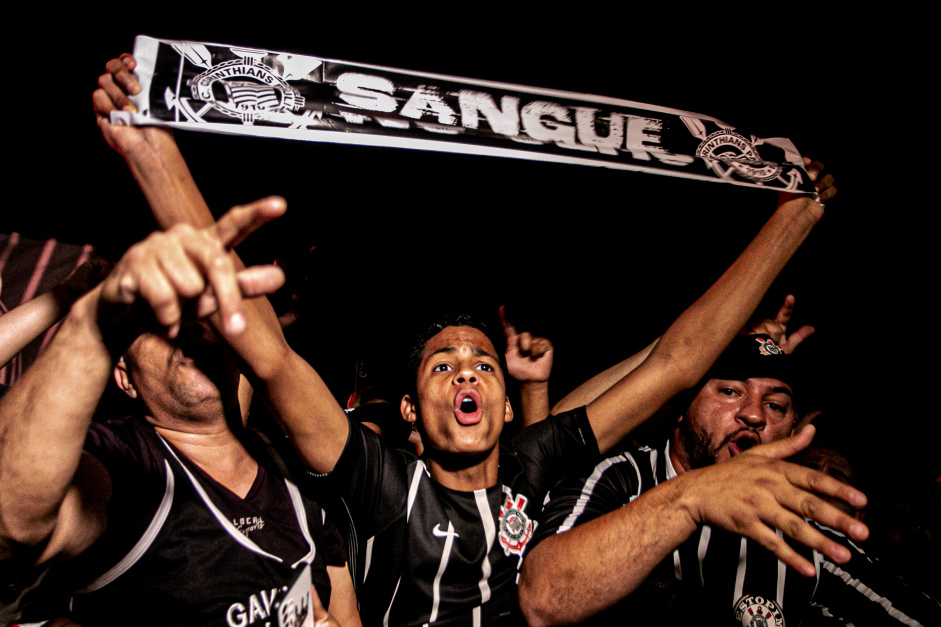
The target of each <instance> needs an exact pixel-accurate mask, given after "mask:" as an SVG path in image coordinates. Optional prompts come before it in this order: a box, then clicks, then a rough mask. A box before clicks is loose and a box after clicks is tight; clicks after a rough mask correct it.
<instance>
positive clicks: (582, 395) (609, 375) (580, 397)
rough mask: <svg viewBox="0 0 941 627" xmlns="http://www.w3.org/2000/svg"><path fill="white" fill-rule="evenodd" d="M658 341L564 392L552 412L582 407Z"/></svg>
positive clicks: (637, 363) (597, 395)
mask: <svg viewBox="0 0 941 627" xmlns="http://www.w3.org/2000/svg"><path fill="white" fill-rule="evenodd" d="M659 341H660V338H657V339H656V340H654V341H653V342H651V343H650V344H649V345H648V346H646V347H645V348H643V349H641V350H640V352H638V353H635V354H633V355H631V356H630V357H628V358H627V359H625V360H624V361H622V362H620V363H617V364H615V365H613V366H611V367H610V368H608V369H607V370H605V371H603V372H600V373H598V374H596V375H595V376H593V377H592V378H591V379H589V380H588V381H585V382H584V383H582V384H581V385H580V386H578V387H577V388H575V389H574V390H572V391H571V392H569V393H568V394H566V395H565V398H563V399H562V400H561V401H559V402H558V403H556V404H555V406H554V407H553V408H552V414H553V415H555V414H561V413H562V412H566V411H571V410H573V409H575V408H576V407H584V406H585V405H587V404H589V403H590V402H592V401H593V400H595V399H596V398H598V397H599V396H601V395H602V394H604V393H605V392H606V391H607V390H609V389H610V388H611V386H613V385H614V384H615V383H617V382H618V381H620V380H621V379H623V378H624V377H626V376H627V375H628V374H630V373H631V372H633V371H634V369H635V368H637V366H639V365H640V364H641V363H643V361H644V360H645V359H647V355H649V354H650V351H652V350H653V347H654V346H656V345H657V342H659Z"/></svg>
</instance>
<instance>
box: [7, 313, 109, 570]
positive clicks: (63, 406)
mask: <svg viewBox="0 0 941 627" xmlns="http://www.w3.org/2000/svg"><path fill="white" fill-rule="evenodd" d="M93 300H94V299H93V298H83V299H80V300H79V301H78V302H77V303H76V305H75V306H74V307H73V308H72V311H71V312H70V314H69V315H68V316H67V317H66V319H65V321H64V322H63V325H62V328H61V330H60V332H59V334H58V335H57V336H56V338H55V340H54V341H53V342H52V343H51V344H50V345H49V348H48V349H47V350H46V351H45V352H44V353H43V354H42V355H41V356H40V357H39V359H37V360H36V362H35V363H34V364H33V365H32V367H31V368H30V369H29V370H27V371H26V373H25V375H24V376H23V378H22V379H20V380H19V381H17V383H16V385H14V386H13V388H12V389H11V390H10V391H9V393H8V394H7V395H6V396H5V397H4V398H3V400H2V401H0V534H2V538H0V540H2V543H0V547H2V548H0V558H4V557H10V555H11V553H10V552H11V551H13V550H14V549H15V548H16V547H17V545H26V546H30V545H37V544H40V543H42V542H43V541H45V540H46V539H48V538H49V536H50V535H51V534H52V532H53V530H54V528H55V526H56V520H57V517H58V515H59V510H60V508H61V506H62V503H63V501H64V499H65V498H66V495H67V493H68V491H69V489H70V487H71V486H72V482H73V478H74V476H75V474H76V472H77V470H78V467H79V461H80V459H81V456H82V445H83V443H84V439H85V433H86V431H87V430H88V426H89V424H90V422H91V417H92V414H93V413H94V411H95V408H96V406H97V404H98V399H99V398H100V396H101V394H102V392H103V390H104V388H105V386H106V384H107V381H108V377H109V376H110V374H111V367H112V360H111V356H110V354H109V352H108V350H107V349H106V348H105V345H104V343H103V342H102V339H101V336H100V333H99V332H98V327H97V325H96V323H95V315H96V311H95V307H94V303H93Z"/></svg>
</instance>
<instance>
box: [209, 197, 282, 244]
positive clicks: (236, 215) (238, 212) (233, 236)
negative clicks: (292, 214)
mask: <svg viewBox="0 0 941 627" xmlns="http://www.w3.org/2000/svg"><path fill="white" fill-rule="evenodd" d="M286 210H287V202H285V200H284V199H283V198H281V197H280V196H271V197H269V198H263V199H261V200H256V201H255V202H253V203H249V204H247V205H240V206H238V207H232V208H231V209H229V210H228V211H226V212H225V214H224V215H223V216H222V217H221V218H219V220H218V221H217V222H216V223H215V224H214V225H212V226H211V227H209V228H210V229H211V230H212V231H213V232H214V233H215V235H216V237H218V238H219V241H220V242H222V245H223V246H224V247H225V248H232V247H234V246H237V245H238V244H240V243H241V242H242V241H243V240H244V239H245V238H246V237H248V236H249V235H251V234H252V232H254V231H255V230H256V229H257V228H258V227H260V226H262V225H263V224H266V223H268V222H270V221H271V220H274V219H275V218H277V217H279V216H281V215H283V214H284V212H285V211H286Z"/></svg>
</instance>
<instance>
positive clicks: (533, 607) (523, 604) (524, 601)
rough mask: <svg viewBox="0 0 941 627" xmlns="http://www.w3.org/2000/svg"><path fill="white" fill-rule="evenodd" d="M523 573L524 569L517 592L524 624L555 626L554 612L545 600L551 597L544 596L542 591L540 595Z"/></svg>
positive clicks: (542, 626)
mask: <svg viewBox="0 0 941 627" xmlns="http://www.w3.org/2000/svg"><path fill="white" fill-rule="evenodd" d="M525 572H526V571H525V569H524V570H523V573H524V574H523V577H522V578H521V579H520V584H519V590H518V592H519V603H520V610H521V611H522V612H523V617H524V618H525V619H526V624H527V625H529V627H549V626H550V625H553V624H555V623H554V622H553V618H554V617H555V616H556V613H555V612H554V608H553V607H551V604H550V603H547V598H548V597H550V596H551V595H548V594H546V593H545V592H544V591H543V593H542V594H540V593H539V591H538V590H537V588H538V586H534V585H533V584H532V583H531V582H530V581H529V579H528V578H527V577H526V575H525Z"/></svg>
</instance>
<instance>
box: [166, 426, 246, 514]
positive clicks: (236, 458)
mask: <svg viewBox="0 0 941 627" xmlns="http://www.w3.org/2000/svg"><path fill="white" fill-rule="evenodd" d="M151 422H153V421H151ZM154 428H155V429H156V430H157V433H159V434H160V435H161V436H163V438H164V439H165V440H166V441H167V442H169V443H170V444H172V445H173V446H174V447H175V448H176V449H177V450H178V451H180V452H181V453H183V454H184V455H186V457H187V458H188V459H189V460H190V461H192V462H193V463H194V464H196V465H197V466H199V467H200V468H201V469H202V470H203V472H205V473H206V474H207V475H209V476H210V477H212V478H213V479H215V480H216V481H218V482H219V483H221V484H222V485H224V486H225V487H226V488H228V489H229V490H230V491H231V492H233V493H234V494H236V495H238V496H239V498H243V499H244V498H245V497H246V496H247V495H248V491H249V490H250V489H251V487H252V484H253V483H254V482H255V476H256V475H257V474H258V462H256V461H255V459H254V458H253V457H252V456H251V454H250V453H249V452H248V450H247V449H246V448H245V446H244V445H243V444H242V442H241V441H240V440H239V439H238V437H236V435H235V434H234V433H233V432H232V430H231V429H229V427H228V425H226V424H225V423H223V424H222V425H221V426H218V427H217V428H215V429H211V428H207V426H206V425H200V428H198V429H187V428H185V427H184V428H180V425H177V424H170V425H160V424H154Z"/></svg>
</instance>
